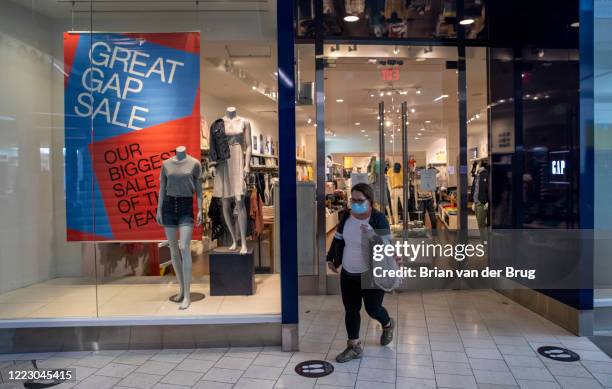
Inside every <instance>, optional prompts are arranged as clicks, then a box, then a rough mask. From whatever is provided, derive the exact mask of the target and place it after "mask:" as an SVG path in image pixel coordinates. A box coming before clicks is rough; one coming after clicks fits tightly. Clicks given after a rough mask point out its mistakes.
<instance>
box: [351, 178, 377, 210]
mask: <svg viewBox="0 0 612 389" xmlns="http://www.w3.org/2000/svg"><path fill="white" fill-rule="evenodd" d="M353 191H357V192H361V193H363V195H364V196H365V198H366V199H368V201H369V202H370V205H371V206H374V190H373V189H372V187H371V186H370V185H368V184H366V183H363V182H360V183H359V184H355V185H353V187H352V188H351V192H353Z"/></svg>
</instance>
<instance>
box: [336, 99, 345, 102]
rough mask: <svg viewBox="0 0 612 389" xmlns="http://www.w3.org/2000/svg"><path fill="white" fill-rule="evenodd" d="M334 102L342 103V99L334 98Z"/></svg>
mask: <svg viewBox="0 0 612 389" xmlns="http://www.w3.org/2000/svg"><path fill="white" fill-rule="evenodd" d="M336 103H344V99H336Z"/></svg>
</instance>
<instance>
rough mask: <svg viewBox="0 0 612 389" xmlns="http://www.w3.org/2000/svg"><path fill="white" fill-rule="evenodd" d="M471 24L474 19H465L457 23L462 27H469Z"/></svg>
mask: <svg viewBox="0 0 612 389" xmlns="http://www.w3.org/2000/svg"><path fill="white" fill-rule="evenodd" d="M472 23H474V19H471V18H466V19H463V20H461V21H460V22H459V24H461V25H462V26H469V25H470V24H472Z"/></svg>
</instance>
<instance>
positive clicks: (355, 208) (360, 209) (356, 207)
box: [351, 200, 370, 214]
mask: <svg viewBox="0 0 612 389" xmlns="http://www.w3.org/2000/svg"><path fill="white" fill-rule="evenodd" d="M369 210H370V202H369V201H368V200H366V201H364V202H361V203H353V204H351V212H354V213H357V214H361V213H366V212H368V211H369Z"/></svg>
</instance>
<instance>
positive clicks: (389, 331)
mask: <svg viewBox="0 0 612 389" xmlns="http://www.w3.org/2000/svg"><path fill="white" fill-rule="evenodd" d="M394 329H395V319H393V318H392V317H391V318H389V325H388V326H387V327H383V332H382V335H380V344H381V345H382V346H386V345H388V344H389V343H391V341H392V340H393V330H394Z"/></svg>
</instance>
